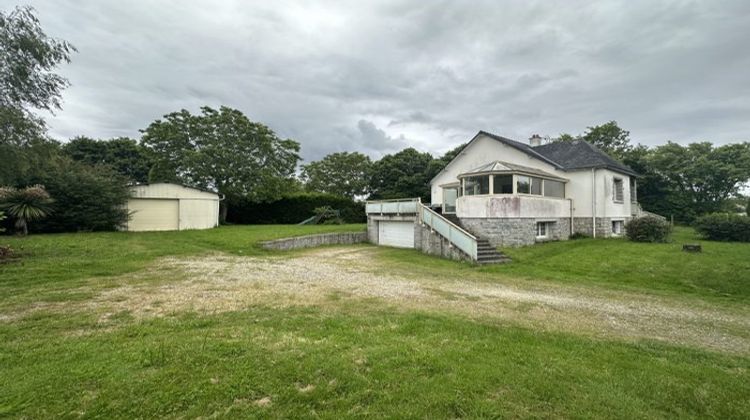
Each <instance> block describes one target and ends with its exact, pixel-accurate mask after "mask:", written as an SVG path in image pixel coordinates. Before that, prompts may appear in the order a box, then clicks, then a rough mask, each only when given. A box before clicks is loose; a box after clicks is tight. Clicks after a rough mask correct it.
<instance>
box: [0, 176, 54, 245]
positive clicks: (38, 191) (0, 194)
mask: <svg viewBox="0 0 750 420" xmlns="http://www.w3.org/2000/svg"><path fill="white" fill-rule="evenodd" d="M52 202H53V200H52V198H51V197H50V196H49V193H47V191H46V190H45V189H44V187H43V186H41V185H32V186H30V187H26V188H9V187H6V188H0V209H2V210H4V211H5V212H6V213H8V215H9V216H10V217H12V218H14V219H16V223H15V225H16V229H18V230H20V232H21V234H22V235H24V236H25V235H28V233H29V222H33V221H34V220H39V219H43V218H45V217H47V216H48V215H49V214H50V213H51V212H52V208H51V207H50V205H51V204H52Z"/></svg>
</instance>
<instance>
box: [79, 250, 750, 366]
mask: <svg viewBox="0 0 750 420" xmlns="http://www.w3.org/2000/svg"><path fill="white" fill-rule="evenodd" d="M375 253H377V251H376V250H375V249H373V248H362V247H350V248H323V249H317V250H314V251H312V252H307V253H304V254H292V255H287V256H285V257H283V258H281V257H278V258H256V257H237V256H227V255H211V256H204V257H197V258H166V259H162V260H160V261H158V262H157V263H156V264H155V265H154V267H153V270H151V271H148V270H147V271H146V272H143V273H140V274H139V275H140V276H146V277H148V276H152V277H154V278H159V279H160V280H159V282H158V283H156V284H155V283H154V282H148V281H139V282H136V284H135V285H127V286H121V287H115V288H110V289H106V290H104V291H102V292H101V293H100V294H99V295H97V296H96V297H95V298H94V299H93V300H90V301H86V302H81V303H80V304H81V305H83V307H84V308H86V309H89V310H96V311H97V312H98V313H101V314H102V316H101V321H102V322H103V323H107V322H108V321H109V320H110V318H112V319H114V318H116V317H117V316H118V314H122V313H127V314H128V316H132V317H134V318H144V317H152V316H166V315H170V314H174V313H177V312H182V311H197V312H203V313H217V312H226V311H234V310H242V309H244V308H247V307H249V306H252V305H257V304H263V305H271V306H278V307H286V306H297V305H316V306H321V307H328V306H336V305H339V304H341V303H342V302H343V301H347V300H353V299H357V300H360V301H362V300H364V301H367V302H370V303H372V302H376V304H377V305H383V304H385V305H388V307H390V308H393V309H394V310H413V309H418V310H425V311H433V312H439V313H445V312H449V313H454V314H459V315H463V316H468V317H470V318H473V319H478V320H482V321H484V322H487V321H492V320H501V321H508V320H510V321H512V322H514V323H517V324H521V325H525V326H532V327H534V328H539V329H543V330H551V331H566V332H575V333H580V334H587V335H594V336H599V337H617V338H626V339H642V338H647V339H655V340H660V341H664V342H669V343H675V344H682V345H689V346H696V347H701V348H707V349H713V350H719V351H724V352H732V353H745V354H747V353H750V335H749V334H747V331H749V330H750V315H748V314H742V313H740V314H738V313H735V312H730V311H728V310H722V309H715V308H710V307H708V306H707V305H704V306H703V307H696V306H695V305H690V306H688V305H687V304H685V303H684V302H682V301H680V300H677V299H667V298H656V297H654V296H649V295H643V294H635V293H615V292H598V291H596V290H595V289H591V288H589V289H587V288H576V287H568V286H549V287H546V286H545V287H544V288H539V286H538V285H537V286H534V285H532V284H529V285H523V284H521V285H519V283H518V282H502V281H501V280H498V281H497V282H494V281H493V282H487V281H474V280H471V279H461V280H457V279H455V278H450V277H449V276H445V277H444V278H435V276H430V277H428V276H424V275H420V273H419V267H415V269H414V272H413V273H408V275H407V274H404V273H401V274H399V275H395V274H392V273H391V272H389V270H388V269H387V267H384V266H382V265H379V264H380V263H379V262H378V261H377V259H376V257H375V256H374V255H373V254H375ZM391 271H392V270H391ZM165 276H166V278H165ZM169 277H173V280H171V281H170V279H169Z"/></svg>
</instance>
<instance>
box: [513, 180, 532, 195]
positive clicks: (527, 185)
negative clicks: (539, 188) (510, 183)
mask: <svg viewBox="0 0 750 420" xmlns="http://www.w3.org/2000/svg"><path fill="white" fill-rule="evenodd" d="M516 192H517V193H519V194H531V178H530V177H528V176H517V177H516Z"/></svg>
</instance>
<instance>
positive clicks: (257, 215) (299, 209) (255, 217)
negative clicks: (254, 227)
mask: <svg viewBox="0 0 750 420" xmlns="http://www.w3.org/2000/svg"><path fill="white" fill-rule="evenodd" d="M321 207H329V208H331V209H333V210H338V211H339V217H340V218H341V220H342V221H344V222H345V223H364V222H365V221H366V220H367V216H366V215H365V204H364V203H360V202H356V201H354V200H352V199H349V198H346V197H340V196H336V195H332V194H323V193H297V194H290V195H287V196H284V197H282V198H281V199H279V200H276V201H272V202H268V203H256V202H252V201H249V200H244V199H239V200H238V199H234V200H230V202H229V207H228V210H227V221H228V222H230V223H238V224H294V223H299V222H301V221H303V220H305V219H307V218H310V217H312V216H315V215H316V213H315V210H316V209H319V208H321Z"/></svg>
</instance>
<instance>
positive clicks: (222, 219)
mask: <svg viewBox="0 0 750 420" xmlns="http://www.w3.org/2000/svg"><path fill="white" fill-rule="evenodd" d="M226 222H227V201H226V200H222V201H220V202H219V224H221V225H223V224H224V223H226Z"/></svg>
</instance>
